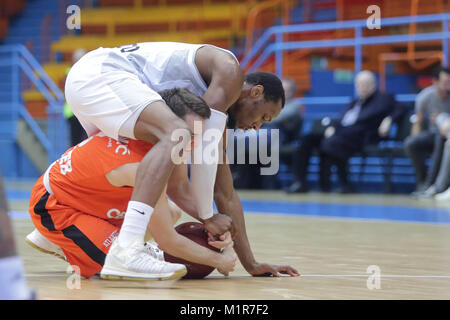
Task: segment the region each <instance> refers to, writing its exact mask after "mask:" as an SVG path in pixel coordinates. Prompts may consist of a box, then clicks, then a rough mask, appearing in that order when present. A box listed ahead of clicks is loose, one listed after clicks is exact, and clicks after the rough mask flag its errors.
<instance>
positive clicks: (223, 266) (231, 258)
mask: <svg viewBox="0 0 450 320" xmlns="http://www.w3.org/2000/svg"><path fill="white" fill-rule="evenodd" d="M221 260H222V261H221V263H220V266H218V267H217V271H219V272H220V273H221V274H223V275H224V276H228V274H229V273H230V272H232V271H234V267H235V266H236V261H237V255H236V253H235V252H234V250H233V247H232V246H228V247H226V248H225V249H223V251H222V259H221Z"/></svg>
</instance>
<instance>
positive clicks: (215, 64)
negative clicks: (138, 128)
mask: <svg viewBox="0 0 450 320" xmlns="http://www.w3.org/2000/svg"><path fill="white" fill-rule="evenodd" d="M195 63H196V65H197V68H198V69H199V71H200V73H201V75H202V76H203V78H204V79H205V80H206V81H207V82H208V83H209V84H208V89H207V90H206V92H205V94H204V96H203V99H204V100H205V101H206V103H207V104H208V105H209V106H210V108H211V117H210V118H209V119H207V120H206V121H205V125H204V134H203V135H202V146H203V148H200V149H198V148H197V150H196V149H194V150H193V153H192V159H198V152H199V151H200V152H201V151H202V150H216V152H217V154H218V150H219V149H218V148H219V145H220V139H221V136H222V134H223V132H224V130H225V127H226V121H227V116H226V114H225V113H226V111H227V109H228V108H229V107H230V106H231V105H232V104H233V103H234V102H235V101H236V100H237V99H238V98H239V95H240V92H241V89H242V85H243V82H244V75H243V73H242V71H241V69H240V67H239V63H238V62H237V61H236V59H235V58H234V57H233V56H232V55H231V54H229V53H227V52H224V51H223V50H218V49H216V48H212V47H203V48H201V49H199V50H198V52H197V55H196V58H195ZM215 132H217V134H214V136H215V138H212V137H211V134H213V133H215ZM216 174H217V163H216V162H215V161H205V159H203V161H201V162H199V161H196V160H194V161H193V162H192V164H191V184H192V189H193V192H194V193H193V195H194V199H195V201H196V202H197V207H198V215H199V217H200V218H201V219H203V221H204V222H205V227H206V228H207V230H208V231H210V232H211V233H214V234H222V233H224V232H225V231H227V230H228V229H229V228H230V226H231V221H230V220H229V218H228V217H226V216H222V215H214V214H213V201H214V184H215V179H216Z"/></svg>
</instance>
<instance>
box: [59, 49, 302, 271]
mask: <svg viewBox="0 0 450 320" xmlns="http://www.w3.org/2000/svg"><path fill="white" fill-rule="evenodd" d="M174 87H182V88H187V89H189V90H190V91H191V92H192V93H194V94H196V95H198V96H202V97H203V98H204V100H205V101H206V103H207V104H208V106H209V107H210V108H211V117H210V118H209V119H207V120H206V121H205V126H204V128H205V130H204V132H207V131H208V130H209V129H216V130H218V131H220V132H224V129H225V126H226V125H228V126H229V127H231V128H241V129H250V128H253V129H258V128H259V127H260V126H261V125H262V124H263V123H264V122H269V121H271V119H274V118H275V117H277V116H278V114H279V113H280V112H281V109H282V108H283V106H284V102H285V98H284V91H283V87H282V84H281V81H280V79H278V77H276V76H275V75H273V74H269V73H264V72H256V73H252V74H247V75H244V74H243V72H242V70H241V69H240V67H239V62H238V60H237V59H236V57H235V56H234V55H233V54H232V53H231V52H230V51H228V50H224V49H221V48H218V47H215V46H211V45H195V44H186V43H173V42H160V43H158V42H155V43H151V42H149V43H137V44H132V45H126V46H121V47H118V48H99V49H97V50H94V51H91V52H89V53H88V54H86V55H85V56H83V58H81V59H80V60H79V61H78V62H77V63H76V64H75V65H74V66H73V67H72V68H71V71H70V73H69V74H68V76H67V80H66V86H65V94H66V99H67V101H68V104H69V105H70V106H71V108H72V110H73V112H74V114H75V116H76V117H77V118H78V120H79V121H80V123H81V124H82V125H83V127H84V128H85V130H86V132H87V133H88V136H91V135H93V134H95V133H96V132H98V131H102V132H103V133H105V134H106V135H107V136H109V137H112V138H114V139H118V138H119V137H127V138H132V139H138V140H143V141H147V142H150V143H152V144H154V147H153V148H152V149H151V150H150V151H149V153H148V154H147V155H146V156H145V157H144V158H143V159H142V161H141V163H140V165H139V169H138V174H137V178H136V184H135V188H134V190H133V193H132V195H131V199H130V202H129V204H128V207H127V210H126V213H125V219H124V223H123V226H122V229H121V233H120V236H119V243H120V247H119V248H120V250H121V251H123V250H127V248H130V246H131V243H134V239H135V238H136V237H137V238H139V239H140V240H141V242H143V238H144V234H143V231H142V230H139V229H137V228H135V227H134V226H135V225H147V224H148V223H149V220H150V216H151V214H152V212H153V208H154V206H155V204H156V201H157V200H158V199H159V195H160V194H161V192H162V190H163V186H165V185H166V184H167V181H168V178H169V176H170V173H171V171H172V169H173V167H174V162H173V161H172V159H171V152H172V149H173V148H174V147H175V145H177V144H178V141H173V140H172V139H171V136H172V133H173V132H174V131H175V130H177V129H183V130H184V131H185V132H186V136H189V135H190V132H189V126H188V125H187V124H186V122H185V121H183V120H182V119H180V118H179V117H177V116H176V115H175V114H174V113H173V112H172V111H171V110H170V109H169V108H167V106H166V105H165V103H164V101H163V99H161V97H160V95H158V93H157V92H158V91H160V90H164V89H169V88H174ZM187 140H188V139H183V141H187ZM217 140H220V138H219V139H208V137H206V136H205V135H204V136H202V145H203V146H204V147H205V148H208V149H211V147H212V148H214V149H215V150H217V148H218V146H219V141H217ZM222 145H224V146H225V143H223V144H222ZM224 157H225V153H224ZM216 177H217V181H216ZM191 183H192V186H193V190H194V194H193V196H194V197H195V200H196V201H197V203H198V214H199V216H200V217H201V218H202V219H203V221H204V223H205V227H206V229H207V230H208V231H210V232H211V233H213V234H222V233H223V232H225V231H227V230H229V229H230V227H231V226H232V228H233V230H234V235H235V238H234V243H235V250H236V253H237V254H238V256H239V259H240V261H241V263H242V265H243V266H244V267H245V269H246V270H247V271H248V272H249V273H250V274H252V275H255V276H256V275H274V276H279V275H280V272H287V273H289V274H291V275H296V274H297V273H295V272H294V271H293V270H292V269H289V268H287V269H286V267H285V266H277V265H271V264H267V263H259V262H257V261H256V259H255V258H254V256H253V253H252V251H251V248H250V244H249V241H248V237H247V234H246V230H245V220H244V216H243V210H242V206H241V202H240V199H239V197H238V195H237V193H236V191H235V190H234V187H233V180H232V176H231V172H230V169H229V166H228V164H227V163H226V162H223V164H219V165H218V164H217V163H206V162H200V163H194V164H193V165H192V166H191ZM214 201H215V203H216V205H217V208H218V210H219V212H220V213H221V214H213V202H214ZM138 212H143V213H144V214H140V213H138ZM231 224H232V225H231ZM122 249H123V250H122ZM130 250H131V249H130ZM117 254H119V253H117ZM108 255H116V251H115V250H110V251H109V253H108ZM123 269H124V270H125V269H126V267H125V266H124V267H123ZM146 272H147V273H152V270H151V264H149V267H148V268H147V269H146Z"/></svg>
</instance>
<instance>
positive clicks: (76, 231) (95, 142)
mask: <svg viewBox="0 0 450 320" xmlns="http://www.w3.org/2000/svg"><path fill="white" fill-rule="evenodd" d="M161 96H162V97H163V98H164V100H165V101H166V103H167V105H168V106H169V107H170V108H171V109H172V110H173V111H174V112H175V113H176V114H177V115H178V116H180V117H181V118H183V119H185V120H186V122H187V123H188V125H189V126H190V127H192V128H193V126H194V121H198V122H204V119H205V118H208V117H209V115H210V110H209V107H208V106H207V105H206V103H205V102H204V101H203V100H202V99H201V98H199V97H197V96H195V95H193V94H192V93H190V92H189V91H187V90H185V89H181V90H180V89H171V90H165V91H163V92H161ZM152 147H153V145H152V144H150V143H148V142H145V141H139V140H132V139H120V140H119V141H117V140H114V139H112V138H109V137H106V136H105V135H104V134H102V133H98V134H96V135H94V136H91V137H90V138H88V139H86V140H85V141H83V142H82V143H80V144H78V145H77V146H75V147H74V148H71V149H69V150H68V151H66V153H65V154H64V155H63V156H62V157H61V158H60V159H59V160H57V161H56V162H55V163H54V164H53V165H51V166H50V168H49V169H48V170H47V172H46V173H45V174H44V175H43V176H42V177H40V178H39V180H38V182H37V183H36V185H35V186H34V188H33V191H32V195H31V200H30V210H29V212H30V215H31V218H32V220H33V223H34V225H35V227H36V229H37V230H36V231H34V232H33V233H31V234H30V235H29V236H27V242H28V243H29V244H31V245H32V246H34V247H36V248H38V249H41V250H45V251H47V252H53V253H56V254H58V255H59V256H60V257H62V258H65V259H67V260H68V262H69V263H70V264H71V265H72V266H74V270H79V272H80V274H81V275H82V276H84V277H87V278H89V277H91V276H92V275H94V274H96V273H99V272H100V276H101V277H102V278H104V279H125V280H147V279H155V280H156V279H160V280H168V279H178V278H180V277H182V276H184V275H185V274H186V268H185V266H184V265H181V264H172V263H168V262H165V261H164V256H163V253H162V252H161V251H160V250H158V249H157V248H155V247H153V246H152V245H151V244H149V243H146V244H145V245H143V244H141V245H139V244H133V245H132V247H133V248H137V249H136V250H135V251H134V252H133V253H132V254H131V255H129V256H126V257H124V260H126V263H127V266H128V270H127V272H125V273H124V272H120V269H117V265H118V263H117V261H115V260H114V258H115V257H114V256H107V253H108V251H109V250H113V248H114V247H116V246H117V245H118V240H117V239H116V238H117V236H118V235H119V230H120V227H121V224H122V222H123V217H124V211H125V210H126V207H127V202H128V200H129V198H130V196H131V193H132V190H133V186H134V184H135V180H136V172H137V168H138V165H139V162H140V161H141V160H142V158H143V157H144V156H145V154H146V153H147V152H148V151H149V150H150V149H151V148H152ZM188 149H189V148H188ZM170 183H171V184H176V185H177V186H178V187H179V188H178V190H179V191H182V192H183V194H184V195H183V196H184V197H185V200H184V206H186V207H190V208H191V209H192V211H195V210H196V208H195V201H193V197H192V191H191V190H190V187H189V180H188V177H187V166H186V165H185V164H184V165H179V166H176V167H175V168H174V170H173V171H172V175H171V178H170ZM163 190H164V192H163V194H162V195H161V196H160V199H159V200H158V202H157V203H156V206H155V210H154V212H153V215H152V218H151V221H152V223H151V224H149V226H150V228H149V231H150V233H151V235H152V236H153V237H154V238H155V241H156V242H157V243H158V244H159V246H160V247H161V249H163V250H164V251H167V252H168V253H170V254H171V255H174V256H178V257H181V258H183V259H185V260H189V261H192V262H195V263H200V264H206V265H210V266H212V267H215V268H217V269H218V270H219V271H220V272H222V273H224V274H228V273H229V272H231V271H233V270H234V265H235V262H236V260H237V257H236V254H235V253H234V251H233V249H232V241H231V235H230V233H229V232H227V233H226V235H225V236H223V237H222V240H223V241H211V242H210V244H211V245H213V246H216V247H217V248H221V249H224V250H223V252H222V253H217V252H214V251H212V250H209V249H207V248H204V247H202V246H200V245H198V244H197V243H195V242H193V241H191V240H189V239H187V238H184V237H183V236H181V235H179V234H178V233H177V232H176V231H175V229H174V228H173V224H174V223H175V222H176V221H177V220H178V218H179V217H180V215H181V210H180V209H179V208H178V207H177V206H176V205H175V204H174V203H169V202H168V199H167V197H166V196H165V189H163ZM172 190H173V189H172ZM176 193H177V191H176V190H175V192H173V191H172V194H173V195H176ZM178 198H179V197H178ZM195 218H199V217H198V216H195ZM136 227H139V228H142V229H146V226H145V225H141V226H136ZM42 236H43V237H42ZM46 239H47V240H50V243H48V242H47V240H46ZM136 241H137V240H136ZM52 244H53V249H52ZM225 246H226V247H225ZM58 247H59V248H58ZM61 249H62V252H61ZM148 257H153V258H154V259H152V260H153V264H154V266H153V268H154V270H157V271H158V272H155V273H153V274H147V273H145V272H142V271H143V270H142V265H143V263H145V262H146V260H148ZM119 265H120V264H119Z"/></svg>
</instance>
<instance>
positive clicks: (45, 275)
mask: <svg viewBox="0 0 450 320" xmlns="http://www.w3.org/2000/svg"><path fill="white" fill-rule="evenodd" d="M71 275H72V273H62V272H55V273H54V274H51V273H27V274H25V276H26V277H30V278H32V277H36V278H37V277H42V278H67V277H69V276H71ZM369 276H373V274H369V273H368V274H300V278H368V277H369ZM282 277H283V278H284V277H287V278H290V276H289V275H284V274H283V275H282ZM230 278H233V276H230ZM380 278H424V279H428V278H429V279H450V276H445V275H427V274H424V275H405V274H380ZM255 279H256V278H255Z"/></svg>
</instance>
